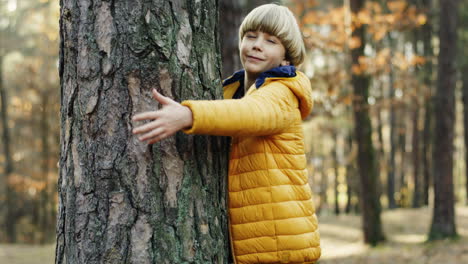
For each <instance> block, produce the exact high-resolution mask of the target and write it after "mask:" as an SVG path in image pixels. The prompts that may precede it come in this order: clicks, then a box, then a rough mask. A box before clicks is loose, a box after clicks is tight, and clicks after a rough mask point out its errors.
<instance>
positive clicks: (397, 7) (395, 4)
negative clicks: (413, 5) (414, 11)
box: [387, 0, 408, 12]
mask: <svg viewBox="0 0 468 264" xmlns="http://www.w3.org/2000/svg"><path fill="white" fill-rule="evenodd" d="M407 5H408V4H407V3H406V1H402V0H397V1H389V2H387V6H388V9H390V10H391V11H392V12H402V11H403V10H404V9H405V8H406V6H407Z"/></svg>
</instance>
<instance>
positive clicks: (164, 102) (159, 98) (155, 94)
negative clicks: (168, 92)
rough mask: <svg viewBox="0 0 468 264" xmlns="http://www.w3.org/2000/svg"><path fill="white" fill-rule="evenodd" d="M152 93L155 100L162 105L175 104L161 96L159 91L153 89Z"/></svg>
mask: <svg viewBox="0 0 468 264" xmlns="http://www.w3.org/2000/svg"><path fill="white" fill-rule="evenodd" d="M152 92H153V98H154V99H155V100H156V101H158V102H159V103H161V104H162V105H167V104H170V103H172V102H174V101H173V100H172V99H171V98H169V97H166V96H164V95H162V94H160V93H159V92H158V91H156V89H153V90H152Z"/></svg>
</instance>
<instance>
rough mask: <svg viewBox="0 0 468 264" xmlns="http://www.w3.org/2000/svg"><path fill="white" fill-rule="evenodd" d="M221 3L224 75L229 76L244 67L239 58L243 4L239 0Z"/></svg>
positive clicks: (222, 0) (223, 0)
mask: <svg viewBox="0 0 468 264" xmlns="http://www.w3.org/2000/svg"><path fill="white" fill-rule="evenodd" d="M219 4H220V6H219V25H220V27H219V31H220V32H219V36H220V38H219V40H220V43H221V55H222V61H223V63H222V66H223V67H222V68H223V71H222V76H223V78H227V77H229V76H230V75H231V74H232V73H234V72H235V71H238V70H240V69H241V68H242V65H241V62H240V60H239V34H237V32H239V26H240V25H241V23H242V6H241V3H240V2H239V1H238V0H221V1H219Z"/></svg>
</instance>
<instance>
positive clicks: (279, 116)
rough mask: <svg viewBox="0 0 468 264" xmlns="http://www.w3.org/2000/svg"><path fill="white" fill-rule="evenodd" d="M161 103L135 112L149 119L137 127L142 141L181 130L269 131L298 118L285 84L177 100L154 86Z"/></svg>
mask: <svg viewBox="0 0 468 264" xmlns="http://www.w3.org/2000/svg"><path fill="white" fill-rule="evenodd" d="M153 96H154V98H155V100H157V101H158V102H160V103H161V104H162V105H163V107H162V109H160V110H158V111H150V112H144V113H140V114H137V115H135V116H134V117H133V121H141V120H152V121H151V122H149V123H147V124H145V125H142V126H139V127H136V128H135V129H134V130H133V133H134V134H143V135H142V136H140V137H139V139H140V140H141V141H147V142H148V144H152V143H156V142H158V141H160V140H162V139H164V138H166V137H169V136H171V135H173V134H174V133H176V132H177V131H178V130H182V129H183V131H184V132H185V133H187V134H208V135H218V136H241V135H251V136H254V135H257V136H261V135H271V134H276V133H279V132H281V131H283V130H284V129H286V128H288V127H289V126H290V125H291V124H292V123H293V122H294V120H295V119H296V116H298V118H300V114H299V111H298V108H297V104H298V103H297V99H296V97H295V96H294V94H293V93H292V92H291V91H290V90H289V88H287V87H286V86H284V85H272V86H269V87H264V88H262V89H260V90H258V91H256V92H255V93H253V94H252V95H250V96H246V97H244V98H243V99H240V100H214V101H184V102H182V104H179V103H177V102H175V101H173V100H172V99H170V98H168V97H165V96H162V95H161V94H159V93H158V92H157V91H156V90H153Z"/></svg>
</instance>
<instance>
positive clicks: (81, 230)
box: [55, 0, 229, 264]
mask: <svg viewBox="0 0 468 264" xmlns="http://www.w3.org/2000/svg"><path fill="white" fill-rule="evenodd" d="M217 10H218V6H217V1H215V0H208V1H195V0H189V1H176V0H174V1H162V0H159V1H149V2H148V1H143V2H141V1H130V0H127V1H99V0H98V1H89V0H80V1H77V0H61V10H60V12H61V24H60V35H61V44H60V67H59V72H60V77H61V154H60V176H59V187H58V188H59V212H58V224H57V247H56V261H55V262H56V263H70V264H71V263H113V264H114V263H158V264H159V263H227V259H228V252H229V250H228V248H229V246H228V235H227V212H226V204H225V203H226V178H227V176H226V175H227V144H225V140H224V138H222V137H209V136H195V137H194V136H186V135H184V134H182V133H180V132H179V133H177V134H176V135H174V136H172V137H170V138H168V139H166V140H163V141H162V142H160V143H157V144H154V145H151V146H148V145H146V144H145V143H142V142H140V141H138V139H137V138H136V137H134V136H133V135H132V133H131V130H132V128H133V127H134V126H136V125H139V124H141V123H138V124H137V123H134V122H132V121H131V118H132V116H133V115H134V114H135V113H139V112H142V111H148V110H156V109H157V108H158V107H159V106H158V104H157V103H156V102H155V101H154V100H153V99H152V98H151V89H152V88H155V89H157V90H158V91H159V92H161V93H162V94H164V95H165V96H169V97H171V98H174V99H175V100H177V101H180V100H183V99H188V98H190V99H215V98H221V96H222V89H221V82H220V61H219V60H218V58H219V52H218V50H219V44H218V39H217V32H218V29H217V26H218V11H217Z"/></svg>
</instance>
